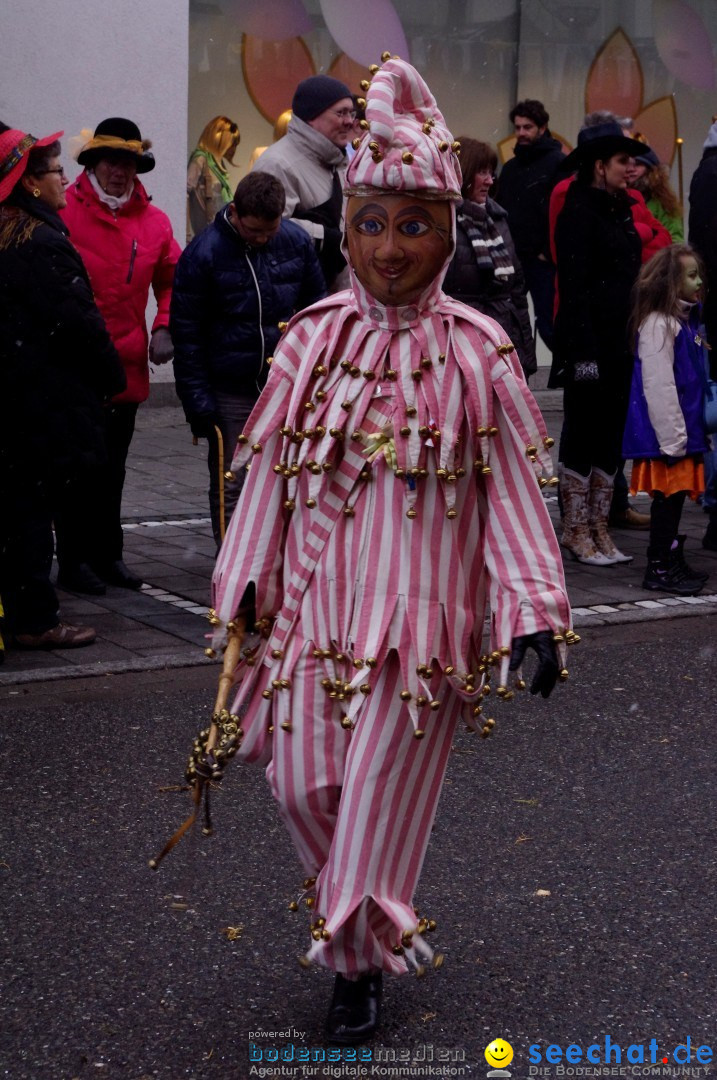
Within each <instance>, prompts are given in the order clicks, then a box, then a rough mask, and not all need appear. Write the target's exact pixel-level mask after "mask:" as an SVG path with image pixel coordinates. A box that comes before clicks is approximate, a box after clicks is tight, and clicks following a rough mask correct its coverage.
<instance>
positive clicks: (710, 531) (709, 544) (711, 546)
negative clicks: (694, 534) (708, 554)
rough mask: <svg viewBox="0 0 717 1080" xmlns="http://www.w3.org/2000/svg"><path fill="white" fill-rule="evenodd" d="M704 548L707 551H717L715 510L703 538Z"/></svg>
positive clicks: (711, 513)
mask: <svg viewBox="0 0 717 1080" xmlns="http://www.w3.org/2000/svg"><path fill="white" fill-rule="evenodd" d="M702 547H703V548H704V549H705V550H706V551H717V511H715V510H712V511H711V512H710V520H709V525H708V526H707V532H706V533H705V535H704V536H703V537H702Z"/></svg>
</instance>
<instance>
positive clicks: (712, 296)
mask: <svg viewBox="0 0 717 1080" xmlns="http://www.w3.org/2000/svg"><path fill="white" fill-rule="evenodd" d="M688 235H689V242H690V244H692V247H693V248H695V249H696V250H697V251H698V252H699V254H700V255H701V256H702V259H703V260H704V264H705V270H706V271H707V299H706V300H705V306H704V320H705V328H706V331H707V340H708V341H710V342H717V146H708V147H707V148H706V149H705V150H704V152H703V154H702V160H701V161H700V163H699V165H698V166H697V169H696V170H695V173H694V175H693V177H692V182H691V183H690V216H689V228H688ZM710 369H711V375H712V378H713V379H714V378H717V351H716V350H715V349H714V347H713V348H712V351H711V353H710Z"/></svg>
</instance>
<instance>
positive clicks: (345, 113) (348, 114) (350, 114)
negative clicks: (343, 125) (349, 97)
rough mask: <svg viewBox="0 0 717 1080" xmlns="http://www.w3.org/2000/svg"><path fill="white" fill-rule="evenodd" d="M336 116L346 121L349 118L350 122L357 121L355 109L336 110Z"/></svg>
mask: <svg viewBox="0 0 717 1080" xmlns="http://www.w3.org/2000/svg"><path fill="white" fill-rule="evenodd" d="M334 116H338V118H339V119H340V120H346V119H347V118H348V119H350V120H355V119H356V110H355V109H336V111H335V112H334Z"/></svg>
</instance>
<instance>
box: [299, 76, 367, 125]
mask: <svg viewBox="0 0 717 1080" xmlns="http://www.w3.org/2000/svg"><path fill="white" fill-rule="evenodd" d="M350 97H351V91H350V90H349V88H348V86H346V85H345V83H342V82H340V81H339V80H338V79H332V78H331V76H330V75H312V76H311V78H309V79H304V80H303V82H300V83H299V85H298V86H297V88H296V93H295V94H294V100H293V101H292V103H291V111H292V113H293V114H294V116H298V118H299V120H304V121H305V122H306V123H307V124H308V123H309V121H310V120H314V119H316V117H317V116H319V115H320V114H321V113H322V112H325V111H326V109H330V108H331V106H332V105H335V104H336V102H337V101H341V99H342V98H350ZM351 107H352V108H353V101H352V102H351Z"/></svg>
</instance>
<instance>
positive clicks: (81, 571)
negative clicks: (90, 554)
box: [57, 562, 107, 596]
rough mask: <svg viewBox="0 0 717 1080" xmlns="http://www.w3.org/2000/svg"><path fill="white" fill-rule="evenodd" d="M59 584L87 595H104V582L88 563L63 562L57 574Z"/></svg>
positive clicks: (62, 587)
mask: <svg viewBox="0 0 717 1080" xmlns="http://www.w3.org/2000/svg"><path fill="white" fill-rule="evenodd" d="M57 584H58V586H59V587H60V588H61V589H66V590H67V591H68V592H79V593H85V594H86V595H87V596H104V594H105V593H106V592H107V590H106V589H105V586H104V582H103V581H100V579H99V578H98V577H97V574H96V573H95V572H94V570H93V569H92V567H91V566H88V565H87V563H84V562H82V563H70V564H69V565H68V564H67V563H63V564H62V566H61V567H60V569H59V571H58V574H57Z"/></svg>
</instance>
